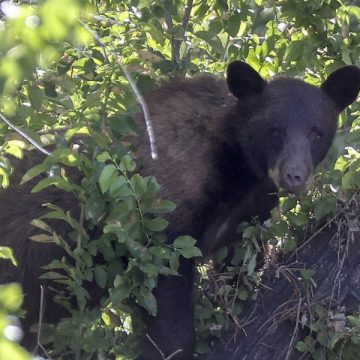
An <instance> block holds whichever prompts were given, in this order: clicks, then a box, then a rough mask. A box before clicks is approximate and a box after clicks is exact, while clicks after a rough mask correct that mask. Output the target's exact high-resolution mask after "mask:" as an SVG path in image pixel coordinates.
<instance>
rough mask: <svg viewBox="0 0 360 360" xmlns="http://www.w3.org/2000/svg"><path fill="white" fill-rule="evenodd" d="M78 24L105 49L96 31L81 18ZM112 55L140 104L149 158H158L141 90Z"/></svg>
mask: <svg viewBox="0 0 360 360" xmlns="http://www.w3.org/2000/svg"><path fill="white" fill-rule="evenodd" d="M79 22H80V24H81V25H82V26H83V27H84V29H86V30H87V31H88V32H89V34H91V35H92V37H93V38H94V39H95V40H96V42H97V43H98V44H99V45H100V46H101V47H102V48H103V49H105V47H106V46H105V44H104V43H103V42H102V41H101V39H100V37H99V36H98V35H97V34H96V32H94V31H93V30H91V29H90V28H89V27H88V26H87V25H86V24H85V23H83V22H82V21H81V20H79ZM113 55H114V56H115V60H116V62H117V63H118V65H119V66H120V68H121V70H122V72H123V73H124V75H125V77H126V79H127V81H128V83H129V85H130V87H131V90H132V92H133V93H134V95H135V97H136V100H137V102H138V103H139V104H140V106H141V109H142V112H143V115H144V119H145V124H146V131H147V133H148V136H149V142H150V151H151V158H152V159H153V160H157V158H158V154H157V147H156V140H155V133H154V129H153V126H152V122H151V119H150V113H149V108H148V106H147V104H146V101H145V99H144V97H143V96H142V94H141V92H140V91H139V89H138V88H137V86H136V84H135V81H134V79H133V78H132V76H131V75H130V73H129V72H128V71H127V70H126V68H125V66H124V64H123V63H122V62H121V60H120V58H119V56H118V54H117V53H116V52H115V51H114V52H113Z"/></svg>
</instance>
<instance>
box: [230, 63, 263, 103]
mask: <svg viewBox="0 0 360 360" xmlns="http://www.w3.org/2000/svg"><path fill="white" fill-rule="evenodd" d="M226 78H227V84H228V87H229V90H230V92H231V93H232V94H233V95H234V96H236V97H237V98H239V99H240V98H242V99H243V98H246V97H247V96H250V95H256V94H259V93H260V92H262V90H263V89H264V86H265V84H266V82H265V81H264V80H263V78H262V77H261V76H260V75H259V74H258V72H257V71H255V70H254V69H253V68H252V67H251V66H250V65H248V64H246V63H244V62H242V61H233V62H232V63H230V64H229V66H228V68H227V72H226Z"/></svg>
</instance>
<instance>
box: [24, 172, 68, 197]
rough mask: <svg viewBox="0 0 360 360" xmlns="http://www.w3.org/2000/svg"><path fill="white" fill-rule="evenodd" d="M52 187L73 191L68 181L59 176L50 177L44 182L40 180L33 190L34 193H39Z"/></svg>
mask: <svg viewBox="0 0 360 360" xmlns="http://www.w3.org/2000/svg"><path fill="white" fill-rule="evenodd" d="M51 185H55V186H56V187H58V188H59V189H61V190H65V191H71V190H73V186H72V185H71V184H69V183H68V182H67V181H66V180H64V179H63V178H61V177H59V176H54V177H49V178H46V179H43V180H40V181H39V182H38V183H37V184H36V185H35V186H34V187H33V188H32V190H31V192H32V193H37V192H39V191H41V190H43V189H46V188H48V187H49V186H51Z"/></svg>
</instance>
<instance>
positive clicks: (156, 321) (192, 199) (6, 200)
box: [0, 61, 360, 360]
mask: <svg viewBox="0 0 360 360" xmlns="http://www.w3.org/2000/svg"><path fill="white" fill-rule="evenodd" d="M359 88H360V70H359V69H358V68H357V67H355V66H346V67H343V68H341V69H339V70H337V71H335V72H334V73H333V74H331V75H330V76H329V78H328V79H327V80H326V81H325V82H324V83H323V84H322V85H321V87H320V88H317V87H314V86H311V85H308V84H306V83H304V82H303V81H300V80H297V79H290V78H287V77H277V78H275V79H273V80H272V81H270V82H266V81H264V80H263V79H262V78H261V77H260V75H259V74H258V73H257V72H256V71H255V70H254V69H253V68H251V67H250V66H249V65H247V64H245V63H243V62H240V61H235V62H233V63H231V64H230V65H229V67H228V70H227V85H226V82H225V81H223V80H219V79H216V78H214V77H211V76H200V77H198V78H195V79H191V80H189V79H187V80H185V79H184V80H181V79H177V80H173V81H170V82H169V83H168V84H166V85H164V86H162V87H161V88H160V89H158V90H157V91H154V92H152V93H151V94H149V95H148V96H147V103H148V105H149V110H150V115H151V118H152V121H153V126H154V130H155V135H156V139H157V145H158V153H159V154H158V155H159V160H157V161H152V160H151V159H150V157H149V151H148V147H147V144H144V136H146V135H144V134H143V136H141V137H139V140H138V143H139V144H137V145H138V148H139V152H140V153H141V154H142V156H143V158H144V160H145V161H144V164H145V165H144V168H143V170H142V172H143V174H144V175H147V174H151V175H155V176H156V177H157V178H158V180H159V182H160V184H161V186H162V190H161V196H162V197H164V198H167V199H170V200H172V201H174V202H175V203H176V204H177V209H176V210H175V211H174V212H173V213H171V214H170V215H169V217H168V218H169V221H170V226H169V229H168V230H167V238H168V239H169V241H171V240H172V239H174V238H175V237H177V236H178V235H183V234H188V235H191V236H193V237H195V238H196V239H198V244H199V247H200V248H201V250H202V251H203V254H205V255H206V256H207V255H209V254H211V252H212V251H214V249H216V248H218V247H219V246H221V245H223V244H226V243H228V242H230V241H231V240H232V239H234V238H235V237H236V227H237V225H238V223H240V222H241V221H244V220H249V219H250V218H251V217H254V216H258V217H259V218H260V219H266V218H267V217H269V214H270V210H271V209H272V208H273V207H274V206H275V205H276V204H277V196H276V191H277V189H279V188H280V189H283V190H285V191H287V192H289V193H297V192H300V191H304V190H306V189H307V187H308V185H309V183H310V181H311V177H312V172H313V168H314V167H315V166H316V165H317V164H318V163H319V162H320V161H321V160H322V159H323V158H324V156H325V155H326V153H327V151H328V149H329V147H330V144H331V142H332V139H333V137H334V135H335V132H336V128H337V116H338V114H339V113H340V112H341V111H342V110H343V109H344V108H345V107H346V106H348V105H349V104H351V103H352V102H353V101H354V100H355V99H356V97H357V94H358V92H359ZM229 90H230V94H229ZM140 127H141V125H140ZM141 131H144V129H142V130H141ZM141 131H140V132H141ZM37 160H38V159H35V157H34V156H29V158H28V159H26V161H25V166H26V167H30V166H32V165H33V164H34V163H36V161H37ZM39 161H40V160H39ZM22 173H23V169H21V166H20V167H19V166H17V171H16V173H15V177H17V178H20V177H21V174H22ZM13 182H14V181H13ZM31 185H32V184H31V183H28V184H25V186H13V187H12V188H10V189H9V190H6V191H4V190H2V191H1V192H0V208H1V211H0V224H1V225H2V227H1V228H2V234H1V237H0V243H1V244H3V245H4V244H5V245H10V246H12V247H13V248H14V250H15V254H16V256H17V258H18V260H19V262H20V267H19V269H17V270H16V273H15V272H10V268H9V267H8V266H6V268H4V267H3V265H2V264H1V262H0V271H1V277H2V279H1V281H2V282H8V281H14V280H15V281H20V282H21V283H22V284H23V286H24V291H25V293H26V294H27V296H26V302H25V308H26V310H27V313H28V316H27V319H26V322H25V331H26V332H27V331H28V327H29V325H30V324H31V323H33V322H36V321H37V315H36V314H37V313H38V309H39V305H38V304H39V291H40V290H39V284H40V282H39V281H38V280H37V279H36V278H37V276H38V274H39V266H42V265H44V264H46V263H48V262H49V261H50V260H51V259H52V258H53V257H55V256H60V255H61V252H60V253H58V251H59V250H58V249H57V248H56V247H52V246H47V245H42V244H41V245H39V244H36V243H33V242H30V241H29V240H28V238H29V236H31V235H32V234H33V231H34V230H33V228H32V227H31V226H30V225H29V221H30V220H31V219H32V218H34V217H37V216H39V215H40V214H41V213H43V212H44V211H46V210H44V209H43V208H42V207H41V204H42V203H47V202H52V203H54V204H58V205H60V206H61V207H63V208H64V209H68V210H70V211H73V212H74V213H76V212H78V211H79V210H78V208H77V206H78V205H77V203H76V202H74V199H73V198H72V197H71V195H70V194H66V195H64V194H63V193H62V192H61V191H60V190H56V189H48V190H46V191H45V192H41V193H37V194H30V193H29V190H30V189H31ZM29 209H31V212H30V211H29ZM54 227H55V229H57V228H56V224H55V225H54ZM57 230H59V232H61V234H63V233H64V235H65V233H66V230H67V229H57ZM5 269H6V273H4V271H5ZM179 273H180V275H181V276H178V277H176V276H171V277H170V276H169V277H165V276H163V277H160V278H159V283H158V287H157V289H156V294H155V296H156V298H157V302H158V315H157V317H156V318H151V317H149V318H148V319H147V330H146V331H147V333H146V336H145V340H144V344H143V355H142V358H143V359H146V360H154V359H161V358H162V356H163V355H164V357H168V356H171V355H172V354H173V355H174V356H171V359H173V360H176V359H182V360H189V359H191V358H192V354H193V349H194V342H195V331H194V316H193V304H192V288H193V273H194V266H193V262H192V261H191V260H185V259H184V260H183V261H181V263H180V269H179ZM52 306H53V304H51V303H50V304H49V306H48V307H47V308H46V307H45V310H47V311H48V314H47V315H48V316H47V318H45V320H46V321H56V320H57V319H58V318H59V317H61V316H62V312H61V310H60V309H54V308H53V307H52ZM54 306H55V305H54ZM45 315H46V314H45ZM27 339H29V340H28V341H27V344H30V343H31V337H30V336H29V335H28V336H27ZM161 353H162V354H163V355H161Z"/></svg>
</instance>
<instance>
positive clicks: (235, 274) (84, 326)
mask: <svg viewBox="0 0 360 360" xmlns="http://www.w3.org/2000/svg"><path fill="white" fill-rule="evenodd" d="M1 9H2V11H3V13H4V17H3V19H2V21H1V23H2V27H1V31H0V51H1V54H2V61H1V64H0V90H1V94H0V112H1V114H3V115H5V116H6V117H8V118H9V119H10V120H11V122H12V123H13V124H14V125H16V126H17V127H19V128H21V130H22V131H23V132H24V133H25V134H27V135H28V136H30V137H31V138H32V139H34V140H36V141H37V142H38V143H39V144H42V145H44V146H50V148H51V146H52V148H53V149H55V150H54V151H53V152H52V156H50V157H47V158H46V159H45V157H44V162H43V163H42V164H39V165H38V166H35V167H34V168H32V169H30V170H29V171H28V172H27V173H26V174H25V176H24V178H23V182H26V181H29V180H30V179H33V178H35V177H36V176H37V175H39V174H41V173H47V174H48V176H47V177H46V178H45V179H44V180H41V181H40V182H38V183H37V185H36V186H35V187H34V188H33V192H38V191H41V190H43V189H45V188H47V187H49V186H56V187H58V188H60V189H62V190H64V191H68V192H71V193H73V194H74V196H75V197H76V198H77V199H78V201H79V204H80V208H81V214H80V216H79V218H75V217H73V216H72V215H71V214H70V213H67V212H65V211H64V210H63V209H60V208H57V207H55V206H54V205H51V204H49V205H48V207H49V212H48V214H47V215H45V216H43V217H42V218H41V219H35V220H34V222H33V224H34V225H35V226H37V227H38V228H39V229H41V230H42V234H40V235H37V236H36V237H35V238H33V239H32V240H34V241H40V242H54V243H56V244H57V245H59V246H62V247H63V248H64V249H65V251H66V253H67V255H68V259H67V260H61V261H60V260H54V261H53V262H52V263H51V264H49V265H48V266H47V267H46V270H47V272H46V273H45V274H44V275H43V276H44V277H45V278H47V279H51V280H52V281H54V282H57V283H61V284H63V285H65V289H64V291H63V292H61V293H58V294H56V299H57V301H58V302H60V303H61V304H63V305H64V306H65V307H66V308H68V309H69V311H70V313H71V317H70V318H68V319H65V320H63V321H62V322H61V323H60V324H59V325H58V327H57V330H56V331H53V332H52V333H51V331H49V332H47V333H48V334H50V335H49V337H48V338H47V339H44V340H43V342H44V343H46V342H48V343H49V344H50V342H51V341H53V344H52V345H49V351H50V353H51V356H52V357H54V358H61V356H62V355H61V354H64V353H67V354H69V357H70V356H72V355H74V354H75V355H76V358H78V359H79V358H90V357H91V355H93V356H103V357H105V358H113V357H116V356H117V357H118V358H123V359H132V358H135V357H136V349H137V346H136V343H135V342H134V336H133V333H136V332H138V330H141V327H142V326H141V323H140V321H139V316H138V315H139V313H140V312H141V311H143V310H145V311H147V312H148V313H150V314H152V315H154V314H156V301H155V298H154V296H153V295H152V290H153V289H154V287H155V286H156V281H157V277H158V275H159V274H169V275H174V276H176V271H177V267H178V262H179V256H184V257H187V258H190V257H198V256H200V255H201V253H200V251H199V249H198V248H197V247H196V243H195V240H194V239H192V238H190V237H188V236H186V234H184V236H181V237H179V238H178V239H176V240H175V241H174V243H173V245H172V246H170V245H166V243H165V235H164V234H163V230H165V229H166V227H167V222H166V220H165V219H163V218H162V217H161V214H164V213H167V212H170V211H172V210H173V209H174V207H175V205H174V204H172V203H171V202H169V201H167V200H163V199H162V200H160V199H158V198H157V194H158V192H159V184H158V183H157V182H156V180H155V179H154V178H152V177H143V176H141V175H139V174H137V170H138V165H137V163H138V162H137V159H136V156H134V152H133V151H132V150H133V149H132V147H131V145H129V141H128V138H129V136H133V135H134V134H135V132H136V125H135V122H134V114H135V113H137V112H138V111H139V107H138V105H137V99H136V96H134V94H133V91H132V89H131V87H130V86H129V84H128V79H127V78H126V76H125V75H124V72H123V68H122V67H123V66H125V67H126V69H127V70H128V71H130V72H131V75H132V77H133V79H134V81H135V82H136V85H137V87H138V89H139V90H140V91H141V92H142V93H146V92H147V91H149V90H151V89H152V88H154V87H155V86H156V84H157V83H159V82H160V81H161V80H164V79H167V78H169V77H170V76H172V75H174V74H179V73H181V74H184V75H188V76H191V75H193V74H195V73H198V72H210V73H213V74H217V75H219V74H222V73H223V71H224V67H225V65H226V63H227V62H228V61H230V60H234V59H239V58H240V59H242V60H245V61H246V62H248V63H249V64H250V65H251V66H253V67H254V68H255V69H257V70H258V71H259V72H260V73H261V74H262V75H263V76H264V77H269V76H271V75H274V74H276V73H287V74H290V75H298V76H302V77H304V78H305V79H306V80H307V81H309V82H310V83H314V84H319V83H320V82H321V81H322V80H323V79H324V78H325V77H326V75H327V74H328V73H330V72H331V71H332V70H334V69H335V68H337V67H339V66H342V65H344V64H357V65H360V60H359V59H360V21H359V19H360V3H359V2H358V1H343V2H340V1H337V0H326V1H321V2H320V1H317V0H309V1H305V2H304V1H298V0H296V1H291V2H287V1H282V2H277V1H273V0H264V1H262V0H256V1H241V2H235V1H230V0H229V1H226V0H217V1H214V2H212V1H200V2H197V3H193V1H191V0H188V1H187V2H186V3H185V1H183V0H166V1H159V2H153V1H148V0H130V1H115V0H107V1H102V2H100V1H97V0H93V1H85V0H77V1H74V0H67V1H65V0H62V1H57V0H47V1H39V2H38V3H37V4H36V5H29V4H27V2H25V1H24V2H22V1H19V2H18V3H17V4H16V5H15V4H13V3H10V2H3V3H2V5H1ZM359 122H360V108H359V105H354V106H353V107H352V109H351V110H348V111H346V113H344V114H343V115H342V116H341V121H340V131H339V135H338V138H337V139H336V142H335V146H334V148H333V151H332V153H331V154H330V156H329V158H328V160H327V161H326V163H325V165H326V171H325V170H324V169H325V167H324V169H319V172H318V173H317V174H316V178H315V185H314V190H313V191H312V192H311V193H309V194H308V195H306V196H304V198H303V199H301V201H298V199H293V198H283V199H282V202H281V211H279V209H277V210H276V211H275V212H274V216H273V219H272V220H271V221H269V222H267V223H266V224H265V225H261V224H257V223H256V221H255V222H254V223H253V224H242V225H241V227H240V228H239V239H238V241H237V242H235V243H234V245H233V246H232V247H233V249H231V251H230V250H229V249H222V250H220V251H219V252H218V253H217V254H216V256H215V257H214V260H213V264H212V265H211V266H210V265H209V264H201V265H200V266H199V278H200V279H199V286H200V288H201V290H202V291H199V292H198V295H197V297H198V303H197V329H198V336H199V342H198V349H197V350H198V351H199V353H205V352H207V351H208V348H209V343H211V342H212V341H214V339H217V338H219V337H220V336H221V335H222V334H223V333H224V331H225V330H226V329H227V327H228V324H229V321H230V320H231V319H233V320H234V319H235V317H236V315H238V314H239V313H240V312H241V307H242V301H244V300H246V299H249V298H252V297H253V296H254V289H255V288H256V286H257V283H258V281H259V274H258V269H259V260H260V262H261V258H262V255H261V253H262V252H263V245H264V244H267V246H271V247H272V248H275V249H281V251H283V252H284V253H287V252H290V251H292V250H294V249H295V248H296V246H297V245H299V242H300V241H301V239H302V237H303V233H304V230H307V231H308V232H311V231H314V229H315V228H316V227H318V226H319V225H321V224H323V223H324V222H326V221H327V218H328V217H329V216H330V217H331V216H332V213H333V212H334V211H335V210H336V207H337V203H342V204H344V203H346V202H347V201H349V199H351V194H352V192H353V191H354V190H356V189H357V188H358V187H359V185H360V177H359V167H360V162H359V158H360V150H359V148H360V147H359V145H360V144H359V143H360V137H359V133H358V132H359ZM78 138H80V140H79V141H77V139H78ZM142 140H143V141H147V140H146V139H142ZM0 141H1V144H2V146H1V148H0V176H1V184H2V186H3V187H7V186H9V182H10V181H11V178H10V174H11V172H12V167H11V158H12V157H17V158H22V156H23V151H24V150H27V149H28V148H29V145H28V144H27V143H26V142H24V140H23V139H21V140H19V137H18V136H14V131H13V129H10V128H9V127H8V126H7V125H6V124H4V123H0ZM73 144H76V145H77V144H79V145H80V149H79V150H76V147H77V146H73ZM149 151H150V150H149ZM329 169H330V170H329ZM74 174H76V175H75V177H74V176H73V175H74ZM76 179H77V180H76ZM79 179H81V181H78V180H79ZM300 203H301V205H300ZM51 219H57V220H59V221H62V222H63V223H64V224H67V226H69V228H70V229H71V232H70V236H69V237H70V240H69V241H68V240H67V239H63V238H61V237H60V236H59V235H58V234H56V233H55V232H54V231H53V229H52V228H51V227H50V226H49V225H48V224H47V222H48V221H49V220H51ZM259 240H260V242H259ZM4 251H5V250H4ZM2 254H4V252H2ZM230 254H231V255H230ZM229 256H230V257H231V259H230V261H227V262H226V263H227V264H229V265H224V259H228V258H229ZM89 281H94V282H95V283H96V284H97V286H98V288H99V291H100V292H102V293H103V294H104V296H103V299H102V308H101V309H95V310H90V306H89V301H90V299H91V295H90V294H89V292H88V289H87V286H86V284H87V283H88V282H89ZM4 289H5V288H4ZM8 289H10V288H8ZM204 290H205V291H204ZM3 291H4V292H3ZM5 291H10V290H2V291H1V294H3V293H5ZM74 304H75V305H74ZM224 309H225V311H224ZM8 310H9V311H10V310H11V311H12V310H13V309H8ZM6 311H7V310H6ZM228 315H230V316H228ZM356 316H357V315H353V317H349V318H348V320H349V321H350V319H353V320H354V319H355V318H356ZM229 319H230V320H229ZM354 321H355V320H354ZM354 321H353V322H354ZM356 326H357V325H355V326H354V328H356ZM354 331H355V330H354ZM351 336H352V337H351V339H353V338H354V339H355V335H354V336H353V335H351ZM345 338H346V340H344V339H345ZM348 338H349V337H348V336H344V337H340V338H337V340H336V341H335V342H334V345H335V343H336V344H340V343H341V346H345V347H346V346H347V345H346V344H349V343H350V342H349V341H347V339H348ZM309 341H310V340H309ZM304 344H305V345H306V342H304V343H299V344H298V348H299V349H300V348H301V349H302V350H303V351H310V352H312V350H311V349H312V348H311V347H310V345H306V346H305V345H304ZM321 344H322V345H324V343H321ZM354 344H355V345H357V343H356V342H353V343H352V345H351V346H355V345H354ZM334 345H332V346H331V347H330V349H334ZM311 346H312V345H311ZM349 349H350V348H349ZM0 351H1V348H0ZM349 351H350V350H349ZM120 356H121V357H120ZM14 358H15V357H14ZM349 359H350V358H349Z"/></svg>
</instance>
